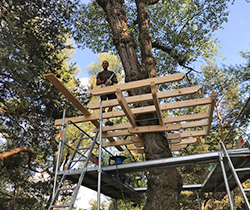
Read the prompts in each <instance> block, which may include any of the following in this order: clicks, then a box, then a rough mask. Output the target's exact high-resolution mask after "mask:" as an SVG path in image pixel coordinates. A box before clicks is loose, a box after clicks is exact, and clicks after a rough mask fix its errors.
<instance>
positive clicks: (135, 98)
mask: <svg viewBox="0 0 250 210" xmlns="http://www.w3.org/2000/svg"><path fill="white" fill-rule="evenodd" d="M198 91H199V86H193V87H188V88H181V89H175V90H168V91H164V92H158V93H157V95H158V98H159V99H164V98H170V97H177V96H184V95H189V94H193V93H197V92H198ZM152 100H153V97H152V94H150V93H148V94H143V95H138V96H129V97H126V101H127V103H128V104H133V103H138V102H144V101H152ZM114 106H119V103H118V101H117V99H113V100H107V101H103V102H102V107H103V108H107V107H114ZM88 108H89V109H100V102H95V103H89V104H88Z"/></svg>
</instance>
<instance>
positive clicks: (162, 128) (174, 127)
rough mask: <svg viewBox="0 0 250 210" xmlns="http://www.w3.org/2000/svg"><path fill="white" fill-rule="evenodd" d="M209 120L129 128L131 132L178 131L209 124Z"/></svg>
mask: <svg viewBox="0 0 250 210" xmlns="http://www.w3.org/2000/svg"><path fill="white" fill-rule="evenodd" d="M207 125H208V120H199V121H193V122H188V123H181V124H172V125H151V126H140V127H135V128H128V131H129V132H130V133H133V134H135V133H151V132H164V131H176V130H180V129H186V128H194V127H200V126H207Z"/></svg>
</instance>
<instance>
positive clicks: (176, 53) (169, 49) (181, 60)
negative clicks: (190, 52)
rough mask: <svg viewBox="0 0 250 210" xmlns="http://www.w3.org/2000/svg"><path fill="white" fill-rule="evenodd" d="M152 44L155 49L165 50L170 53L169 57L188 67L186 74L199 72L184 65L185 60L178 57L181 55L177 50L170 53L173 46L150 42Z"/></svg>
mask: <svg viewBox="0 0 250 210" xmlns="http://www.w3.org/2000/svg"><path fill="white" fill-rule="evenodd" d="M152 46H153V47H154V48H156V49H159V50H162V51H163V52H166V53H167V54H169V55H170V57H172V58H173V59H175V60H176V61H177V63H178V64H179V65H180V66H182V67H184V68H187V69H189V71H188V72H187V73H186V74H189V73H190V72H191V71H195V72H196V73H201V72H199V71H197V70H195V69H194V68H192V67H189V66H186V65H185V62H186V61H185V60H184V59H180V57H181V55H178V52H175V53H172V52H173V48H170V47H165V46H162V45H160V44H159V43H157V42H152Z"/></svg>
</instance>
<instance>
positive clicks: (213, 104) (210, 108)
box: [206, 93, 216, 135]
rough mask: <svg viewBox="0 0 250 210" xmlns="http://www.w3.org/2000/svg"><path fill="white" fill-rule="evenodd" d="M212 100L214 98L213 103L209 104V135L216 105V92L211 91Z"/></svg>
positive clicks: (207, 129)
mask: <svg viewBox="0 0 250 210" xmlns="http://www.w3.org/2000/svg"><path fill="white" fill-rule="evenodd" d="M210 98H211V100H212V103H211V104H210V105H209V111H208V113H209V118H208V120H209V122H208V126H207V128H206V131H207V135H209V133H210V129H211V123H212V120H213V112H214V106H215V98H216V96H215V93H211V96H210Z"/></svg>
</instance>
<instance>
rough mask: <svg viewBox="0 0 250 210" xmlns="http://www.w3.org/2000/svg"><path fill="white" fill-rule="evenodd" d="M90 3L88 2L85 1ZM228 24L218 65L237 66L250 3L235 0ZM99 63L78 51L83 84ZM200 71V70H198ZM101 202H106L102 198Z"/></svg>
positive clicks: (247, 40) (88, 193) (248, 39)
mask: <svg viewBox="0 0 250 210" xmlns="http://www.w3.org/2000/svg"><path fill="white" fill-rule="evenodd" d="M84 2H88V0H84ZM229 11H230V14H229V17H228V22H227V23H224V24H223V28H224V29H221V30H219V31H217V32H216V34H215V37H216V38H218V40H220V44H219V45H220V46H221V49H220V50H219V53H220V54H221V55H222V56H223V57H224V58H226V60H222V59H217V64H219V65H222V64H225V65H235V64H241V63H244V62H245V59H243V58H242V57H241V55H240V51H247V50H249V45H250V3H247V2H246V0H235V2H234V4H233V5H230V6H229ZM96 61H97V55H96V54H94V53H93V52H92V51H91V50H90V49H84V50H82V49H76V52H75V57H74V59H73V62H76V65H77V66H78V67H79V68H80V69H81V73H80V74H78V75H77V77H78V78H80V79H81V80H82V81H84V82H83V83H85V84H86V82H87V81H88V79H87V78H89V74H88V71H87V66H88V65H90V64H91V63H93V62H96ZM100 70H101V67H100ZM198 70H199V69H198ZM78 197H81V199H79V200H78V201H77V202H76V204H77V206H78V207H81V208H86V209H87V208H89V207H90V205H89V203H88V200H91V199H96V197H97V193H96V192H95V191H92V190H88V189H87V188H84V187H81V191H80V193H79V196H78ZM101 201H104V197H102V199H101Z"/></svg>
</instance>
